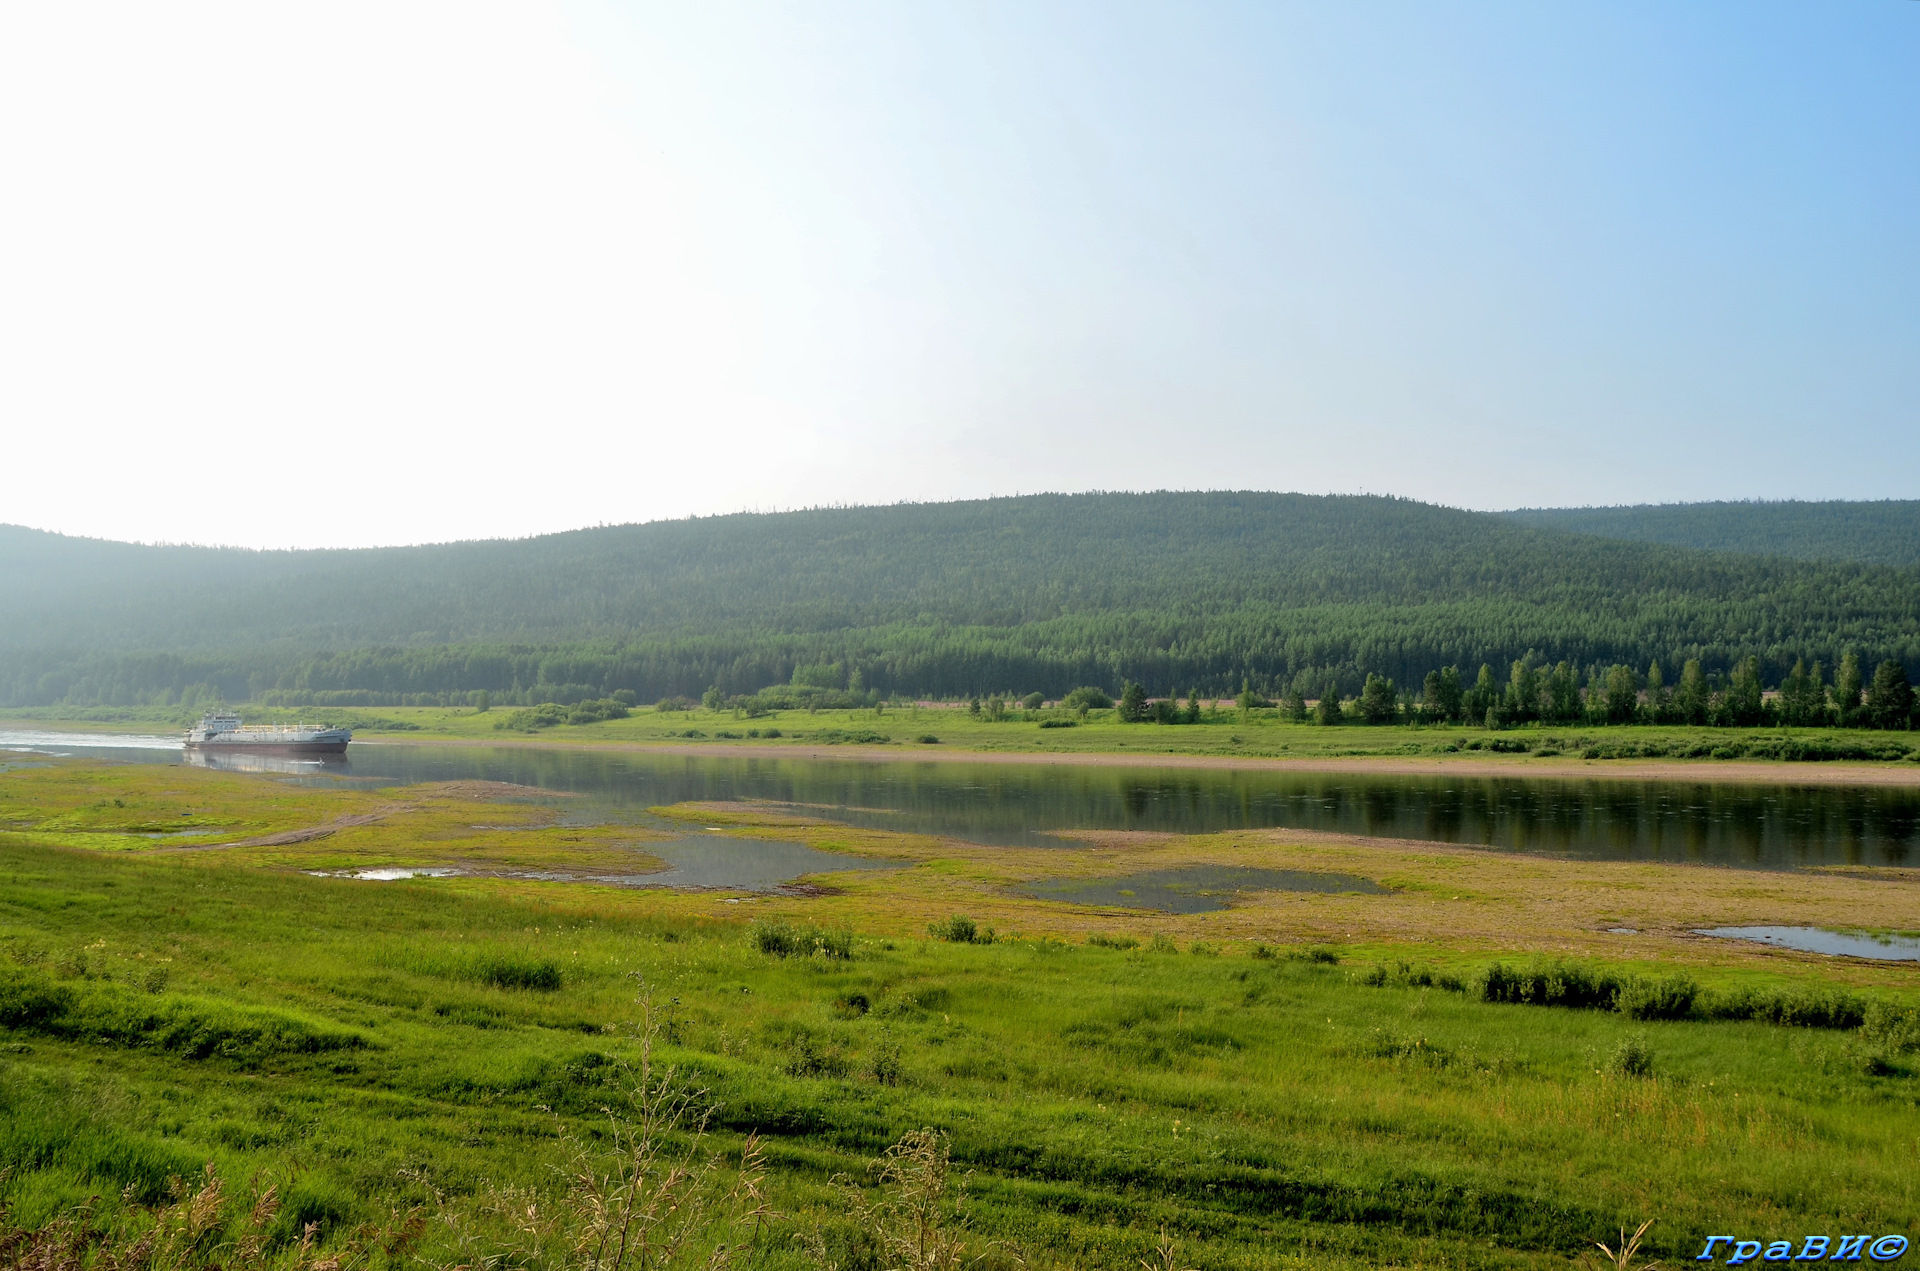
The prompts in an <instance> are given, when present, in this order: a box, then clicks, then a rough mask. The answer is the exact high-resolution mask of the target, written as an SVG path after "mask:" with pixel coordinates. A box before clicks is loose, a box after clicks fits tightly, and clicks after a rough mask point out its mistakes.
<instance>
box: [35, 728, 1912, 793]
mask: <svg viewBox="0 0 1920 1271" xmlns="http://www.w3.org/2000/svg"><path fill="white" fill-rule="evenodd" d="M13 728H18V729H21V730H23V731H40V732H91V733H97V734H100V735H103V736H105V735H113V734H125V735H128V736H156V735H163V734H164V731H165V730H163V729H156V728H155V726H153V725H151V724H149V725H145V726H144V727H143V726H141V725H132V726H129V725H127V724H124V723H106V722H94V721H79V720H58V721H56V720H44V719H0V729H13ZM354 745H356V746H468V747H501V746H511V747H517V748H522V749H528V750H542V749H558V750H596V751H621V752H643V753H647V754H676V755H686V756H689V757H699V758H725V757H727V756H736V757H743V758H753V759H842V760H853V761H858V762H861V763H943V762H944V763H987V764H1035V765H1045V766H1053V767H1062V766H1065V767H1087V768H1192V769H1211V770H1218V771H1237V772H1318V773H1374V774H1377V775H1382V776H1510V777H1534V778H1561V779H1570V780H1596V779H1597V780H1609V781H1691V782H1701V783H1714V784H1722V785H1740V784H1747V785H1783V786H1878V787H1905V786H1915V787H1920V764H1916V763H1912V762H1910V761H1908V762H1898V761H1896V762H1891V763H1873V762H1868V761H1861V760H1833V761H1829V762H1822V763H1806V762H1788V761H1780V760H1752V759H1581V758H1578V757H1576V756H1552V757H1549V756H1529V755H1512V754H1492V753H1487V752H1470V753H1463V754H1458V755H1421V756H1406V755H1338V756H1326V755H1322V756H1301V757H1298V758H1292V757H1286V756H1277V755H1195V754H1181V753H1164V752H1163V753H1154V752H1152V751H1148V750H1145V749H1142V750H1139V751H1133V750H1097V751H1010V750H974V749H967V748H964V747H961V746H956V745H951V744H949V745H942V746H938V747H935V746H926V747H921V746H915V745H911V744H899V743H896V744H893V745H885V746H874V745H858V744H844V745H821V744H818V743H807V742H795V743H791V744H772V743H768V742H753V741H743V742H740V743H726V742H712V741H688V742H682V741H669V740H665V739H662V740H657V741H653V740H644V739H633V740H627V739H600V740H592V739H585V738H574V737H528V736H526V735H525V734H513V735H510V736H503V737H497V738H496V737H456V736H448V735H445V734H440V735H432V734H429V735H426V736H420V735H409V734H406V733H388V732H376V733H363V734H361V735H360V736H358V737H356V738H355V739H354Z"/></svg>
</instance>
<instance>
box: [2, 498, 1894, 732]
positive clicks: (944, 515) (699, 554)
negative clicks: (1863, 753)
mask: <svg viewBox="0 0 1920 1271" xmlns="http://www.w3.org/2000/svg"><path fill="white" fill-rule="evenodd" d="M1708 507H1709V510H1708V511H1707V512H1706V513H1703V514H1702V515H1703V516H1704V518H1705V520H1704V521H1702V524H1707V523H1709V522H1711V523H1713V524H1721V523H1722V522H1721V521H1716V520H1715V518H1723V519H1724V517H1725V516H1733V517H1734V518H1735V520H1736V521H1737V520H1738V518H1739V517H1750V518H1751V517H1757V518H1759V519H1760V520H1761V521H1765V520H1766V517H1767V516H1768V515H1770V514H1775V513H1777V514H1778V515H1779V516H1780V517H1782V518H1784V520H1783V522H1782V526H1781V527H1780V528H1779V529H1778V531H1777V533H1775V532H1773V531H1769V532H1767V533H1756V534H1755V535H1754V536H1753V538H1752V542H1753V543H1756V544H1762V545H1765V544H1786V545H1788V546H1791V545H1794V544H1798V545H1799V546H1798V548H1797V549H1796V550H1798V551H1799V552H1800V554H1807V553H1810V552H1811V553H1814V554H1818V553H1819V551H1823V550H1825V549H1824V548H1821V546H1820V545H1821V544H1822V543H1828V544H1831V543H1832V542H1835V541H1838V540H1839V539H1845V540H1846V541H1847V542H1852V543H1853V544H1854V546H1853V547H1852V548H1848V549H1847V550H1840V549H1839V548H1835V549H1834V555H1835V556H1836V557H1845V556H1847V555H1849V554H1851V555H1854V556H1866V555H1873V554H1874V553H1876V552H1877V553H1878V554H1879V555H1880V556H1882V557H1886V558H1887V559H1889V560H1891V559H1894V558H1898V557H1899V556H1900V553H1899V551H1898V550H1897V545H1896V539H1897V538H1898V535H1897V533H1896V532H1895V529H1894V528H1893V527H1894V523H1895V522H1896V521H1897V520H1898V519H1899V517H1900V516H1901V515H1904V516H1905V517H1907V519H1908V520H1909V521H1911V520H1912V519H1913V518H1914V511H1913V509H1914V508H1916V507H1920V505H1916V504H1866V505H1860V504H1852V505H1817V504H1755V505H1708ZM1714 508H1719V509H1722V510H1721V511H1714V510H1712V509H1714ZM1822 508H1824V509H1828V511H1827V512H1822V513H1819V515H1813V514H1812V513H1810V511H1809V510H1810V509H1816V510H1817V509H1822ZM1846 508H1855V509H1858V508H1866V509H1868V512H1867V513H1863V514H1862V516H1864V517H1865V518H1866V520H1865V521H1863V522H1862V523H1863V524H1865V523H1868V522H1871V524H1872V525H1874V526H1879V527H1880V529H1875V530H1873V531H1872V533H1868V532H1867V531H1864V530H1863V531H1861V532H1860V533H1858V534H1854V535H1853V536H1852V538H1850V539H1849V538H1848V536H1847V535H1846V534H1843V533H1840V532H1839V531H1835V532H1834V533H1832V534H1828V535H1827V537H1825V538H1822V537H1820V535H1819V534H1817V533H1814V532H1813V530H1811V529H1809V528H1808V527H1809V526H1815V527H1817V526H1818V525H1821V524H1828V525H1829V528H1831V526H1833V525H1841V524H1843V523H1845V521H1846V515H1847V514H1846V513H1845V512H1844V509H1846ZM1727 509H1730V511H1727ZM1836 509H1837V510H1836ZM1900 509H1906V511H1905V512H1904V513H1902V512H1900V511H1899V510H1900ZM1615 511H1628V512H1646V513H1649V515H1651V513H1652V512H1657V511H1659V509H1626V510H1602V512H1601V513H1599V514H1596V515H1598V517H1599V519H1600V520H1601V521H1606V520H1608V516H1609V514H1610V513H1611V512H1615ZM1560 515H1561V514H1558V513H1555V514H1526V515H1525V516H1522V515H1520V514H1513V515H1495V514H1484V513H1474V512H1464V511H1459V510H1456V509H1450V508H1444V507H1437V506H1433V505H1429V504H1423V503H1418V502H1414V501H1412V500H1406V499H1394V498H1382V497H1367V496H1327V497H1316V496H1307V495H1297V494H1270V493H1245V492H1242V493H1204V494H1195V493H1154V494H1087V495H1071V496H1068V495H1039V496H1030V497H1022V498H1008V499H992V500H984V501H977V502H966V503H946V504H912V505H897V506H891V507H871V508H831V509H815V510H809V511H801V512H787V513H777V514H740V515H732V516H719V517H710V518H700V519H690V520H681V521H665V522H653V523H649V524H639V525H624V526H612V527H603V528H597V529H589V530H579V531H574V532H570V533H564V534H553V535H546V536H542V537H537V538H530V539H522V540H496V541H485V542H466V543H449V544H441V545H434V546H424V547H405V548H381V549H371V550H356V551H345V550H341V551H307V552H256V551H243V550H236V549H219V548H199V547H175V546H138V545H130V544H122V543H109V542H101V541H96V540H87V539H74V538H66V537H62V536H58V535H53V534H46V533H42V532H39V531H33V530H26V529H20V528H17V527H5V528H0V597H4V598H5V603H4V605H0V704H4V705H13V706H29V705H51V704H60V703H72V704H127V705H132V704H154V703H179V702H193V701H201V700H206V701H211V700H214V699H216V698H224V699H226V700H230V701H239V700H248V699H252V700H279V701H283V702H289V703H298V702H302V701H311V702H319V703H322V704H328V703H332V704H340V705H349V704H369V705H372V704H382V703H388V704H405V703H408V702H415V703H421V704H425V703H428V702H443V701H460V700H464V699H465V698H466V697H467V696H469V695H472V694H475V693H478V692H481V691H485V692H488V693H489V694H491V695H492V699H493V700H494V701H496V702H499V703H503V704H504V703H519V704H527V703H532V702H537V701H543V700H551V701H562V702H565V701H578V700H582V699H602V698H607V697H610V696H611V695H612V694H613V693H615V692H621V693H623V694H626V695H631V696H633V697H635V698H637V699H638V700H641V701H652V700H655V699H657V698H661V697H665V696H672V695H685V696H688V697H695V698H697V697H699V696H701V695H702V694H703V693H706V692H707V691H708V690H710V689H717V690H719V691H720V692H721V693H722V694H726V695H731V694H748V693H754V692H757V691H759V690H762V689H764V688H766V687H767V686H769V685H776V684H792V683H794V682H796V681H800V682H806V683H814V682H819V684H820V686H822V687H833V688H836V689H839V690H845V691H851V692H855V693H861V692H865V693H879V694H901V695H908V696H940V697H954V696H965V695H971V694H984V693H994V692H1013V693H1019V694H1024V693H1026V692H1029V691H1038V692H1043V693H1046V694H1048V695H1057V694H1059V693H1063V692H1065V691H1067V690H1069V689H1071V688H1073V687H1074V686H1076V685H1082V684H1088V685H1100V686H1103V687H1105V688H1106V689H1107V690H1109V691H1111V692H1114V693H1118V692H1119V691H1120V690H1121V689H1122V688H1123V687H1124V685H1125V684H1126V683H1127V682H1129V681H1133V682H1137V683H1139V684H1140V685H1142V686H1143V687H1144V689H1145V691H1146V692H1148V693H1149V694H1153V695H1161V694H1166V693H1171V692H1180V693H1183V694H1184V693H1188V692H1191V691H1192V690H1194V689H1196V688H1197V689H1198V690H1200V691H1201V692H1203V693H1207V694H1232V693H1237V692H1238V691H1240V690H1241V688H1242V687H1243V686H1247V687H1250V688H1251V689H1253V690H1254V691H1257V692H1262V693H1267V694H1271V695H1274V696H1276V697H1278V696H1280V695H1282V694H1284V693H1289V692H1292V693H1295V694H1296V695H1302V696H1320V695H1322V694H1324V692H1325V691H1326V690H1327V689H1328V688H1332V689H1333V690H1335V691H1337V692H1339V693H1341V694H1358V693H1361V692H1362V691H1363V689H1364V686H1365V684H1366V682H1367V678H1368V676H1369V675H1370V674H1371V675H1377V676H1379V677H1382V678H1383V679H1390V680H1392V681H1393V682H1394V684H1395V685H1397V686H1399V691H1400V692H1402V693H1404V692H1405V691H1406V690H1407V689H1410V688H1411V689H1418V688H1419V687H1420V686H1422V685H1423V684H1424V683H1425V681H1426V677H1427V676H1428V675H1429V673H1437V672H1439V671H1441V670H1442V668H1445V667H1450V666H1451V667H1457V668H1464V670H1463V671H1462V672H1461V674H1463V675H1464V676H1465V677H1466V679H1467V680H1468V681H1469V683H1471V681H1472V677H1473V671H1474V670H1475V669H1477V668H1478V667H1479V666H1480V665H1481V664H1483V663H1486V664H1490V665H1491V666H1492V667H1494V668H1496V669H1497V672H1498V675H1499V678H1500V679H1501V681H1502V683H1503V684H1504V683H1505V682H1506V681H1507V679H1508V670H1507V668H1509V667H1510V666H1511V664H1512V663H1513V662H1515V661H1519V660H1528V661H1529V665H1535V664H1537V665H1539V666H1541V667H1543V668H1551V667H1555V666H1558V665H1559V664H1561V663H1565V664H1566V666H1567V668H1569V670H1568V673H1569V674H1573V675H1576V676H1577V677H1578V678H1579V680H1580V682H1581V684H1582V685H1583V686H1585V685H1587V684H1588V683H1589V682H1590V681H1592V680H1593V679H1594V676H1595V675H1596V674H1598V675H1599V676H1600V677H1601V682H1604V677H1605V675H1606V674H1607V672H1608V668H1611V667H1613V666H1615V665H1624V666H1628V667H1632V668H1634V673H1635V674H1636V675H1639V676H1641V677H1644V676H1645V675H1646V674H1647V672H1648V670H1649V669H1650V667H1651V665H1652V664H1653V663H1656V662H1657V663H1659V664H1660V665H1661V666H1662V667H1663V668H1665V674H1666V676H1667V683H1668V684H1670V685H1673V684H1675V683H1676V677H1677V676H1678V675H1679V674H1680V672H1681V669H1682V668H1683V667H1685V666H1686V665H1687V664H1688V663H1689V662H1695V663H1698V665H1699V667H1700V668H1701V670H1700V673H1701V674H1702V675H1707V676H1718V677H1720V679H1718V680H1716V681H1715V683H1716V684H1719V683H1722V682H1723V681H1724V683H1726V684H1731V682H1732V677H1733V676H1734V675H1735V673H1736V672H1740V673H1742V674H1751V675H1752V676H1753V677H1755V682H1757V683H1759V684H1760V685H1762V686H1763V687H1764V688H1766V689H1769V690H1771V689H1774V688H1777V687H1778V686H1780V685H1781V684H1782V683H1783V682H1785V681H1787V680H1788V679H1789V677H1790V676H1791V674H1792V671H1793V668H1794V666H1795V665H1796V663H1798V664H1801V665H1802V666H1803V667H1806V668H1810V667H1811V666H1812V664H1813V663H1815V662H1820V663H1822V664H1823V665H1824V666H1825V667H1826V668H1829V669H1828V671H1827V676H1828V678H1829V680H1831V678H1832V675H1833V674H1834V671H1833V670H1832V668H1836V667H1838V666H1839V665H1840V664H1841V661H1842V659H1843V657H1845V656H1846V655H1847V654H1849V653H1851V654H1852V655H1853V656H1854V659H1855V661H1856V663H1857V664H1858V665H1860V666H1863V667H1865V668H1866V670H1865V672H1864V674H1865V675H1866V676H1867V677H1868V678H1869V679H1870V678H1871V677H1872V675H1873V674H1874V673H1875V668H1877V667H1878V666H1880V664H1881V663H1883V662H1886V661H1889V660H1891V661H1893V662H1894V663H1896V664H1898V665H1899V666H1900V667H1903V668H1905V669H1906V671H1907V673H1908V674H1912V673H1913V672H1915V671H1920V567H1916V566H1915V565H1913V564H1912V563H1911V562H1910V561H1907V562H1905V563H1886V562H1885V561H1879V562H1878V563H1876V562H1874V561H1866V560H1858V559H1839V558H1834V559H1813V560H1802V559H1792V558H1790V557H1791V556H1792V555H1793V553H1792V552H1789V551H1788V550H1787V547H1784V546H1783V547H1777V548H1775V549H1770V550H1774V551H1775V554H1755V553H1753V552H1733V551H1708V550H1703V549H1701V548H1699V547H1689V546H1675V545H1672V544H1668V543H1660V542H1643V541H1626V540H1625V539H1623V538H1621V537H1612V538H1609V537H1601V536H1600V535H1597V534H1590V533H1574V532H1570V530H1569V529H1566V528H1553V527H1552V523H1554V518H1555V517H1556V516H1560ZM1822 517H1827V518H1828V520H1827V521H1822V519H1821V518H1822ZM1565 518H1566V520H1567V522H1568V524H1570V525H1571V524H1575V523H1578V516H1577V515H1576V514H1574V513H1567V514H1565ZM1615 519H1616V520H1618V519H1619V518H1615ZM1629 519H1630V518H1629ZM1681 519H1682V520H1684V518H1681ZM1727 523H1728V524H1731V523H1733V522H1727ZM1882 531H1884V533H1883V532H1882ZM1608 532H1609V533H1611V532H1613V531H1612V530H1609V531H1608ZM1715 532H1716V533H1718V532H1719V531H1715ZM1729 532H1730V531H1729ZM1836 534H1837V535H1838V539H1836V537H1835V535H1836ZM1876 534H1878V535H1879V536H1880V537H1879V539H1878V540H1875V539H1874V535H1876ZM1701 535H1702V536H1707V534H1706V531H1705V530H1702V531H1701ZM1646 536H1648V535H1642V537H1646ZM1723 537H1724V535H1723ZM1736 537H1737V536H1736ZM1870 540H1871V541H1879V542H1880V544H1881V546H1880V547H1877V548H1872V549H1871V550H1869V546H1863V544H1867V545H1870ZM1719 545H1720V546H1725V545H1726V544H1725V543H1724V542H1721V543H1719ZM1842 546H1845V544H1844V543H1843V544H1842ZM1529 654H1531V655H1532V657H1531V659H1529ZM1542 674H1543V676H1544V675H1547V674H1548V672H1547V671H1545V670H1543V671H1542ZM1543 683H1544V680H1543ZM1543 691H1544V690H1543Z"/></svg>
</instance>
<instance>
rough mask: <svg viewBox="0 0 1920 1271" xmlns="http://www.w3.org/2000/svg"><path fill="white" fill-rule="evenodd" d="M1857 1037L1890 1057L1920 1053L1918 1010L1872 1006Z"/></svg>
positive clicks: (1884, 1004)
mask: <svg viewBox="0 0 1920 1271" xmlns="http://www.w3.org/2000/svg"><path fill="white" fill-rule="evenodd" d="M1860 1036H1861V1038H1862V1039H1863V1040H1865V1041H1868V1042H1871V1043H1872V1044H1873V1045H1875V1046H1877V1047H1879V1048H1880V1049H1881V1050H1884V1051H1886V1052H1888V1053H1889V1054H1895V1055H1909V1054H1913V1053H1914V1052H1916V1051H1920V1007H1913V1006H1895V1005H1892V1004H1890V1003H1887V1002H1875V1003H1873V1004H1872V1005H1871V1006H1869V1007H1868V1008H1867V1017H1866V1019H1865V1021H1864V1022H1862V1023H1861V1025H1860Z"/></svg>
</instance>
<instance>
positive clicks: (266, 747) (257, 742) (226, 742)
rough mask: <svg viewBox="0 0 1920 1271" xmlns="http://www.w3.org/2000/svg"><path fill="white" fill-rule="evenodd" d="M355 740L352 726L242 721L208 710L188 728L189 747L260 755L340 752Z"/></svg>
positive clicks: (223, 713)
mask: <svg viewBox="0 0 1920 1271" xmlns="http://www.w3.org/2000/svg"><path fill="white" fill-rule="evenodd" d="M352 740H353V730H352V729H351V728H322V727H320V726H318V725H315V724H251V725H249V724H243V723H241V722H240V717H239V716H238V715H233V714H229V713H227V712H225V711H209V712H208V713H207V714H205V715H202V716H201V717H200V722H199V723H198V724H196V725H194V726H193V727H192V728H190V729H188V730H187V736H186V739H185V740H184V741H183V742H182V743H181V744H182V745H184V746H185V747H186V748H187V749H188V750H224V751H229V752H233V753H246V754H259V755H339V754H345V753H346V749H347V743H348V742H350V741H352Z"/></svg>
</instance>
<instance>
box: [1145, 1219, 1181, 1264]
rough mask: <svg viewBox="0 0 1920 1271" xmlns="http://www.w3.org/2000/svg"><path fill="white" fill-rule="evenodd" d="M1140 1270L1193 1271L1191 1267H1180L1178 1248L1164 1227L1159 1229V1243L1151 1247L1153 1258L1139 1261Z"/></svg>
mask: <svg viewBox="0 0 1920 1271" xmlns="http://www.w3.org/2000/svg"><path fill="white" fill-rule="evenodd" d="M1140 1268H1141V1271H1194V1268H1192V1267H1183V1266H1181V1265H1180V1257H1179V1248H1178V1247H1177V1246H1176V1245H1175V1244H1174V1243H1173V1237H1172V1236H1169V1235H1168V1234H1167V1229H1166V1228H1165V1227H1162V1228H1160V1243H1159V1244H1157V1245H1155V1246H1154V1247H1153V1256H1152V1257H1151V1258H1142V1259H1140Z"/></svg>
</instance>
